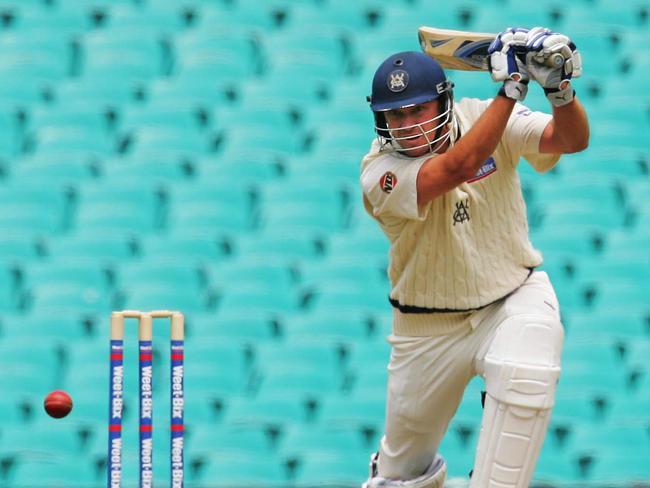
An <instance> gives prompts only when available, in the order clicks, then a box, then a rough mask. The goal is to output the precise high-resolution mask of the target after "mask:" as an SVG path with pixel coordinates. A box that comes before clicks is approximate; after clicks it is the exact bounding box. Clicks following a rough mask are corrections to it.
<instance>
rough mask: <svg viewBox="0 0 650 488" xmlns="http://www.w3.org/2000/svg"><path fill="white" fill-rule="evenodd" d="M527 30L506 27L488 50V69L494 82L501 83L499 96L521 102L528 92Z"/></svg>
mask: <svg viewBox="0 0 650 488" xmlns="http://www.w3.org/2000/svg"><path fill="white" fill-rule="evenodd" d="M527 41H528V29H522V28H519V27H508V28H507V29H506V30H504V31H503V32H500V33H499V34H497V36H496V37H495V38H494V41H492V44H490V47H489V48H488V54H489V57H488V69H489V71H490V75H491V76H492V79H493V80H494V81H503V87H502V88H501V90H500V91H499V94H500V95H504V96H506V97H508V98H513V99H515V100H519V101H521V100H523V99H524V98H525V97H526V93H527V92H528V81H529V79H530V75H529V74H528V67H527V65H526V54H527V53H528V48H527V46H526V43H527Z"/></svg>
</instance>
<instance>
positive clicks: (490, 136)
mask: <svg viewBox="0 0 650 488" xmlns="http://www.w3.org/2000/svg"><path fill="white" fill-rule="evenodd" d="M514 106H515V100H512V99H510V98H506V97H503V96H497V97H495V98H494V100H493V101H492V103H490V105H489V106H488V108H487V109H486V110H485V112H483V114H482V115H481V116H480V117H479V119H478V120H477V121H476V123H475V124H474V126H473V127H472V128H471V129H470V130H469V131H468V132H467V134H465V135H464V136H463V137H461V138H460V139H459V140H458V142H457V143H456V145H455V146H454V147H452V148H451V149H450V150H449V151H447V156H448V159H447V160H446V161H445V163H446V164H448V165H449V166H450V168H455V170H456V171H460V174H461V175H462V178H463V180H462V182H464V181H466V180H468V179H469V178H471V177H473V176H474V175H475V174H476V172H477V171H478V170H479V169H480V168H481V166H482V165H483V163H485V160H486V159H487V158H488V157H489V156H490V155H491V154H492V153H493V152H494V150H495V149H496V147H497V144H499V141H500V140H501V137H502V136H503V132H504V131H505V129H506V124H507V123H508V119H509V118H510V114H511V113H512V109H513V108H514Z"/></svg>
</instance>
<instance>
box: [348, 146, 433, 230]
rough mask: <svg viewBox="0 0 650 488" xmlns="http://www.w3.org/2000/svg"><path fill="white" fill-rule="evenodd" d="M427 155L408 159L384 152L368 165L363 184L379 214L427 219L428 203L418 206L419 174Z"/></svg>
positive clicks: (371, 207)
mask: <svg viewBox="0 0 650 488" xmlns="http://www.w3.org/2000/svg"><path fill="white" fill-rule="evenodd" d="M427 158H428V157H423V158H415V159H408V158H398V157H395V156H393V155H390V154H384V155H381V156H378V157H376V158H375V159H373V160H372V161H370V162H369V163H367V164H365V165H364V169H363V170H362V172H361V186H362V189H363V194H364V197H365V199H366V201H367V203H368V204H369V207H370V208H369V210H370V209H371V210H372V214H373V215H374V216H375V217H382V216H386V217H387V216H393V217H401V218H406V219H414V220H424V219H425V218H426V214H427V209H428V205H427V206H424V207H423V208H419V206H418V193H417V176H418V172H419V171H420V168H421V167H422V165H423V164H424V162H425V161H426V160H427Z"/></svg>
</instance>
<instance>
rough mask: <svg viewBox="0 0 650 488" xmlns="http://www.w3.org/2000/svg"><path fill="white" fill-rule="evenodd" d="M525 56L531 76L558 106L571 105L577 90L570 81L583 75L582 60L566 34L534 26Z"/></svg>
mask: <svg viewBox="0 0 650 488" xmlns="http://www.w3.org/2000/svg"><path fill="white" fill-rule="evenodd" d="M526 47H527V48H528V50H529V52H528V53H527V55H526V59H527V64H526V67H527V68H528V71H529V74H530V77H531V78H532V79H534V80H535V81H537V82H538V83H539V84H540V85H541V86H542V88H544V93H545V94H546V98H548V99H549V101H550V102H551V104H553V105H554V106H556V107H561V106H562V105H566V104H568V103H570V102H571V101H572V100H573V98H574V96H575V91H574V90H573V87H572V85H571V79H572V78H577V77H578V76H580V75H581V74H582V57H581V56H580V52H579V51H578V50H577V48H576V45H575V44H574V43H573V42H572V41H571V39H569V38H568V37H567V36H565V35H563V34H558V33H557V32H551V31H550V30H549V29H546V28H543V27H535V28H534V29H531V30H530V31H529V32H528V40H527V42H526Z"/></svg>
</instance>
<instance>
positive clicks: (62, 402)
mask: <svg viewBox="0 0 650 488" xmlns="http://www.w3.org/2000/svg"><path fill="white" fill-rule="evenodd" d="M43 406H44V407H45V411H46V412H47V414H48V415H49V416H50V417H54V418H55V419H60V418H62V417H65V416H66V415H68V414H69V413H70V410H72V398H70V395H68V394H67V393H66V392H65V391H63V390H54V391H53V392H50V393H49V394H48V395H47V396H46V397H45V401H44V402H43Z"/></svg>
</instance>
